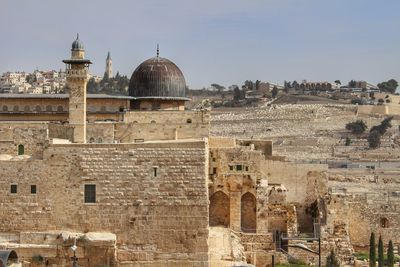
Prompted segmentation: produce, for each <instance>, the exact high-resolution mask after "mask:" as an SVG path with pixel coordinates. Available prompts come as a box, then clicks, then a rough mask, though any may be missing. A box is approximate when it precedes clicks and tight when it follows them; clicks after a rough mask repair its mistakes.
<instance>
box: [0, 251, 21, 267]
mask: <svg viewBox="0 0 400 267" xmlns="http://www.w3.org/2000/svg"><path fill="white" fill-rule="evenodd" d="M16 263H18V255H17V253H16V252H15V251H14V250H0V266H1V267H3V266H4V267H5V266H10V265H12V264H16ZM19 266H22V265H21V264H19Z"/></svg>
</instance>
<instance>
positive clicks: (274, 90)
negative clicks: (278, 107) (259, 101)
mask: <svg viewBox="0 0 400 267" xmlns="http://www.w3.org/2000/svg"><path fill="white" fill-rule="evenodd" d="M271 93H272V98H275V97H276V96H277V95H278V87H276V86H274V88H272V91H271Z"/></svg>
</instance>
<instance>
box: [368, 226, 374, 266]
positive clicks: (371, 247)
mask: <svg viewBox="0 0 400 267" xmlns="http://www.w3.org/2000/svg"><path fill="white" fill-rule="evenodd" d="M375 266H376V249H375V234H374V233H371V236H370V238H369V267H375Z"/></svg>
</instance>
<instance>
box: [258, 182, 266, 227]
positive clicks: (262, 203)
mask: <svg viewBox="0 0 400 267" xmlns="http://www.w3.org/2000/svg"><path fill="white" fill-rule="evenodd" d="M256 214H257V233H266V232H268V180H267V178H261V180H260V184H259V185H258V186H257V213H256Z"/></svg>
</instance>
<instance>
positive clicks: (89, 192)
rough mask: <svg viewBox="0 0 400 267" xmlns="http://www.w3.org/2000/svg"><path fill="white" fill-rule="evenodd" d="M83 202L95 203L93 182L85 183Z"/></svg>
mask: <svg viewBox="0 0 400 267" xmlns="http://www.w3.org/2000/svg"><path fill="white" fill-rule="evenodd" d="M85 203H96V185H95V184H85Z"/></svg>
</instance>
